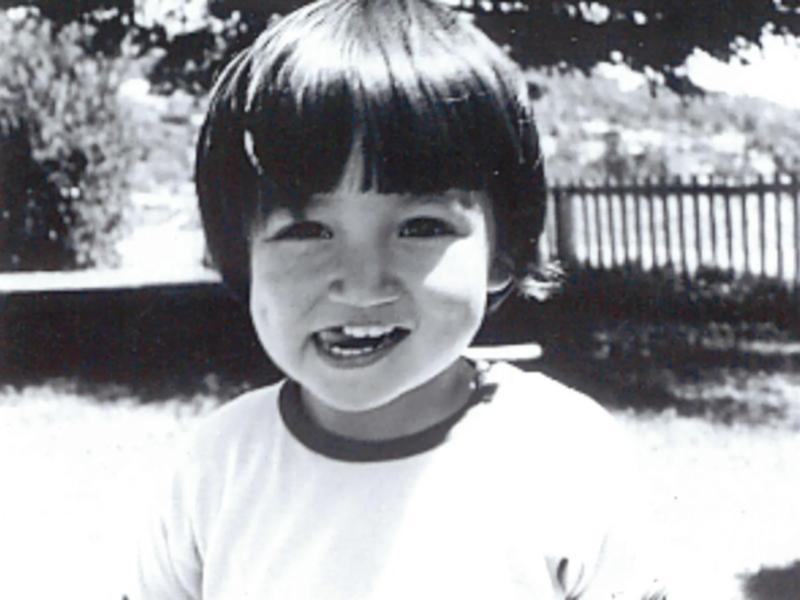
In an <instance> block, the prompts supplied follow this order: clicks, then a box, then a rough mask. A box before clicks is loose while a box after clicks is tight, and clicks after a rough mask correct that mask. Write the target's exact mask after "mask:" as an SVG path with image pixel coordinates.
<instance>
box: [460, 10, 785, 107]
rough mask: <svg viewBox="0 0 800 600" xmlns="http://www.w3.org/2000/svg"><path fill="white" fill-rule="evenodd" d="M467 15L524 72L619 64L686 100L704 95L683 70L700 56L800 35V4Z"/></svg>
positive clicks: (479, 12)
mask: <svg viewBox="0 0 800 600" xmlns="http://www.w3.org/2000/svg"><path fill="white" fill-rule="evenodd" d="M459 9H460V10H464V11H467V12H469V13H471V14H474V15H475V18H476V21H477V23H478V24H479V25H480V26H481V27H482V28H483V29H484V30H485V31H486V32H487V33H488V34H489V35H490V36H492V37H493V38H494V39H495V40H496V41H497V42H499V43H501V44H504V45H506V46H507V47H508V48H509V49H510V51H511V53H512V55H513V56H514V58H515V59H516V60H518V61H519V62H520V63H522V64H524V65H530V66H538V67H550V68H557V69H570V68H572V69H578V70H580V71H584V72H588V71H589V70H590V69H591V68H592V67H594V66H595V65H597V64H598V63H599V62H603V61H611V62H615V63H622V64H626V65H628V66H629V67H631V68H632V69H633V70H635V71H638V72H642V73H645V74H646V75H648V77H650V78H651V79H657V78H659V77H660V78H661V79H663V82H664V83H665V84H666V85H667V86H668V87H670V88H671V89H673V90H674V91H677V92H679V93H686V92H690V91H696V89H695V88H694V87H693V86H692V85H691V83H690V82H689V80H688V79H687V77H686V75H685V73H684V72H683V69H682V67H683V65H684V63H685V62H686V59H687V58H688V57H689V55H690V54H691V53H692V52H693V51H694V50H695V49H700V50H704V51H706V52H708V53H709V54H710V55H712V56H714V57H715V58H718V59H720V60H727V59H730V58H731V57H733V56H736V55H737V54H738V53H739V52H740V51H741V50H742V49H743V48H745V47H746V46H748V45H751V44H755V45H760V43H761V40H762V35H763V33H764V32H771V33H775V34H787V35H795V36H796V35H800V1H798V0H600V1H595V2H587V1H584V0H514V1H513V2H508V1H506V0H461V4H460V5H459ZM787 75H788V74H787Z"/></svg>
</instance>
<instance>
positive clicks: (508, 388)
mask: <svg viewBox="0 0 800 600" xmlns="http://www.w3.org/2000/svg"><path fill="white" fill-rule="evenodd" d="M486 381H487V383H488V384H490V385H495V386H496V391H495V394H494V399H493V403H494V404H496V405H497V411H498V413H499V414H500V416H501V418H503V419H504V420H505V421H506V425H507V426H508V427H510V428H511V429H512V430H514V429H516V428H524V429H525V430H526V431H527V432H529V433H530V432H532V431H535V432H536V433H537V434H539V435H541V436H544V438H545V440H549V441H551V442H552V443H557V442H558V440H562V441H571V442H572V443H575V442H576V441H577V440H581V445H587V444H589V443H591V442H592V441H600V440H604V445H607V444H608V443H609V442H610V441H611V440H616V439H620V440H621V439H623V438H624V437H625V435H624V434H623V432H622V429H621V427H620V426H619V424H618V423H617V421H616V420H615V419H614V418H613V417H612V415H611V414H610V413H609V412H608V411H607V410H606V409H605V408H603V407H602V406H601V405H600V404H599V403H598V402H597V401H595V400H594V399H593V398H591V397H589V396H587V395H585V394H583V393H581V392H579V391H577V390H575V389H573V388H571V387H570V386H568V385H566V384H564V383H563V382H561V381H558V380H556V379H553V378H552V377H549V376H547V375H545V374H544V373H541V372H526V371H523V370H521V369H519V368H517V367H515V366H512V365H510V364H507V363H497V364H495V365H493V366H492V367H491V368H490V369H489V371H488V373H487V377H486Z"/></svg>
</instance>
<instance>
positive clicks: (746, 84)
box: [600, 35, 800, 109]
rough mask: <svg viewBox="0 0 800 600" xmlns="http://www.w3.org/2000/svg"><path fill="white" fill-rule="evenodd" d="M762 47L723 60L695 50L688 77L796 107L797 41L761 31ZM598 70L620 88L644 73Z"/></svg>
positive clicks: (799, 100)
mask: <svg viewBox="0 0 800 600" xmlns="http://www.w3.org/2000/svg"><path fill="white" fill-rule="evenodd" d="M762 45H763V47H762V48H758V47H753V48H750V49H748V50H746V51H745V52H744V53H743V55H742V58H743V59H745V60H733V61H731V62H728V63H723V62H721V61H719V60H717V59H715V58H713V57H711V56H710V55H709V54H706V53H705V52H700V51H695V52H694V53H693V54H692V55H691V56H690V57H689V60H688V61H687V64H686V67H687V71H688V73H689V77H690V78H691V79H692V81H693V82H694V83H695V84H696V85H698V86H700V87H702V88H705V89H706V90H708V91H712V92H725V93H728V94H732V95H736V96H754V97H757V98H763V99H765V100H770V101H772V102H776V103H778V104H782V105H783V106H787V107H789V108H797V109H800V41H798V39H796V38H785V37H781V36H775V35H765V36H764V37H763V39H762ZM600 73H601V74H603V75H606V76H608V77H611V78H612V79H616V80H617V81H618V82H619V84H620V87H622V88H623V89H632V88H635V87H637V86H639V85H643V84H644V81H645V80H644V77H643V76H641V75H639V74H637V73H634V72H632V71H630V70H629V69H627V68H626V67H624V66H611V65H603V67H601V68H600Z"/></svg>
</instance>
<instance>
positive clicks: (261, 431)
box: [183, 382, 282, 469]
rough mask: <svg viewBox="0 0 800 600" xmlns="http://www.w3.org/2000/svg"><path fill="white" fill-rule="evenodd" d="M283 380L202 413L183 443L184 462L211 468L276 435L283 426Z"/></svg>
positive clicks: (248, 450) (245, 452)
mask: <svg viewBox="0 0 800 600" xmlns="http://www.w3.org/2000/svg"><path fill="white" fill-rule="evenodd" d="M281 385H282V382H281V383H277V384H273V385H270V386H267V387H263V388H259V389H256V390H252V391H250V392H247V393H245V394H243V395H241V396H239V397H237V398H235V399H233V400H231V401H229V402H227V403H225V404H223V405H222V406H220V407H219V408H217V409H215V410H213V411H212V412H210V413H209V414H207V415H206V416H204V417H202V418H201V419H200V420H199V421H198V423H196V424H195V426H194V427H193V428H192V429H191V431H190V432H189V434H188V437H187V440H186V444H185V446H184V449H183V450H184V452H183V454H184V459H185V460H184V461H183V462H184V463H190V464H192V463H195V464H196V463H200V464H202V465H204V468H206V469H208V467H210V466H211V465H214V464H219V463H220V462H221V461H226V460H227V461H230V460H231V459H233V460H236V459H237V457H241V456H242V455H246V454H247V453H248V452H250V451H251V449H252V447H253V446H254V445H261V444H263V443H264V441H265V440H269V439H271V438H273V437H274V434H275V433H276V429H277V428H279V427H280V416H279V414H278V395H279V392H280V388H281Z"/></svg>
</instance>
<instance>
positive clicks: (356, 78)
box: [196, 0, 546, 300]
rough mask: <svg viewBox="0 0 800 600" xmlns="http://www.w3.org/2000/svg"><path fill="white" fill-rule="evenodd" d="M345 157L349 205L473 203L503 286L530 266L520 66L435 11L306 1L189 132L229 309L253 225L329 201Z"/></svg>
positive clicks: (528, 116)
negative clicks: (470, 194)
mask: <svg viewBox="0 0 800 600" xmlns="http://www.w3.org/2000/svg"><path fill="white" fill-rule="evenodd" d="M351 155H352V156H355V157H356V159H358V160H359V161H360V165H359V168H357V169H356V171H357V172H358V175H357V180H356V181H355V182H354V183H352V182H351V185H354V186H355V187H356V188H361V190H362V191H375V192H378V193H387V194H389V193H398V194H401V193H410V194H436V193H441V192H444V191H446V190H449V189H464V190H477V191H482V192H484V193H486V194H487V195H488V197H489V199H490V201H491V203H492V208H493V212H494V217H495V227H496V239H497V243H496V250H497V251H499V252H502V253H504V255H505V256H506V258H507V259H509V262H513V265H514V266H513V271H514V272H513V274H514V276H515V280H516V283H517V284H519V283H520V281H521V279H522V278H523V277H524V276H525V275H526V274H527V270H528V269H529V268H530V265H531V264H535V263H536V262H537V251H536V250H537V243H538V239H539V236H540V234H541V231H542V227H543V220H544V211H545V205H546V202H545V199H546V194H545V180H544V170H543V165H542V161H541V155H540V151H539V143H538V137H537V133H536V128H535V124H534V120H533V113H532V109H531V106H530V101H529V98H528V93H527V87H526V83H525V80H524V78H523V76H522V73H521V71H520V69H519V67H518V66H517V65H516V64H515V63H514V62H512V61H511V60H510V59H509V58H508V57H507V56H506V54H505V53H504V52H503V51H502V50H501V49H500V48H499V47H498V46H497V45H496V44H494V43H493V42H492V41H491V40H489V38H488V37H486V36H485V35H484V34H483V33H482V32H481V31H480V30H479V29H478V28H477V27H475V26H474V25H473V24H472V23H471V22H469V21H468V20H467V19H466V18H464V17H462V16H459V15H457V14H456V13H454V12H452V11H451V10H449V9H448V8H446V7H444V6H441V5H439V4H437V3H436V0H318V1H316V2H314V3H312V4H309V5H307V6H304V7H302V8H300V9H298V10H296V11H295V12H293V13H291V14H289V15H287V16H286V17H283V18H282V19H280V20H279V21H278V22H277V23H275V24H274V25H272V26H270V27H268V28H267V29H266V30H265V31H264V32H263V33H262V34H261V35H260V36H259V37H258V39H257V40H256V41H255V42H254V43H253V45H252V46H250V47H249V48H248V49H246V50H245V51H243V52H242V53H241V54H239V55H238V56H237V57H236V58H234V59H233V61H232V62H231V63H230V64H229V65H228V66H227V67H226V68H225V70H224V71H223V72H222V74H221V75H220V77H219V79H218V81H217V83H216V85H215V86H214V89H213V90H212V93H211V102H210V106H209V109H208V113H207V115H206V120H205V122H204V124H203V126H202V128H201V132H200V137H199V141H198V145H197V163H196V185H197V192H198V198H199V203H200V211H201V216H202V221H203V228H204V230H205V235H206V240H207V243H208V248H209V251H210V253H211V257H212V259H213V260H214V262H215V264H216V266H217V267H218V268H219V270H220V273H221V275H222V278H223V281H224V282H225V283H226V284H227V285H228V286H229V287H230V288H231V289H232V290H233V291H234V293H236V295H238V296H239V297H240V299H244V300H246V299H247V297H248V295H249V288H250V249H249V244H250V236H251V233H252V231H253V227H254V226H255V225H256V224H257V223H258V222H259V220H260V219H262V218H264V217H265V216H267V215H269V213H270V211H271V210H273V209H274V208H276V207H283V208H286V209H288V210H290V211H292V212H295V213H298V214H299V213H301V212H302V210H303V208H304V207H305V206H306V205H307V202H308V200H309V199H310V198H311V197H312V196H314V195H315V194H321V193H328V192H331V191H333V190H334V189H336V188H337V186H338V184H339V182H340V181H341V180H342V177H343V175H344V173H343V171H344V170H345V169H346V168H347V167H346V166H347V165H348V164H351V163H350V159H351ZM358 155H360V156H358ZM350 178H352V176H350Z"/></svg>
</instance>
